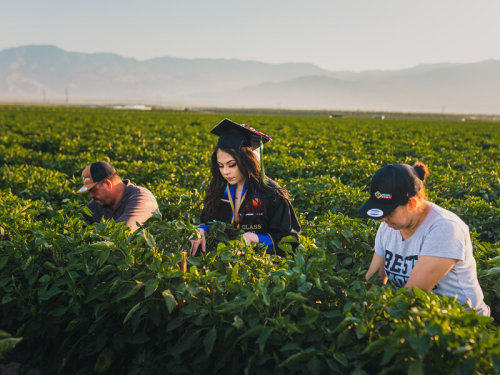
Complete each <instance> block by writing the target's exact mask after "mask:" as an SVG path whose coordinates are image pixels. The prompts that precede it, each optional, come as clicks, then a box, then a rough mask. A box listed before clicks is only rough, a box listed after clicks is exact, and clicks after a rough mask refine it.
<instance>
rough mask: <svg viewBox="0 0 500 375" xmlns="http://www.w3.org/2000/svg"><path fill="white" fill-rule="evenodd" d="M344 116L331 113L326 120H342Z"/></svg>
mask: <svg viewBox="0 0 500 375" xmlns="http://www.w3.org/2000/svg"><path fill="white" fill-rule="evenodd" d="M343 117H344V115H339V114H336V113H332V114H331V115H330V116H328V118H343Z"/></svg>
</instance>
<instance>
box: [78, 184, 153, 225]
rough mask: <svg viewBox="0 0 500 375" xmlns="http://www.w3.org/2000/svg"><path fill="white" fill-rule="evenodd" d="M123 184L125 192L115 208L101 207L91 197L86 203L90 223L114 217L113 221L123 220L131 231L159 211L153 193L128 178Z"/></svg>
mask: <svg viewBox="0 0 500 375" xmlns="http://www.w3.org/2000/svg"><path fill="white" fill-rule="evenodd" d="M123 183H124V184H125V186H126V187H125V192H124V194H123V197H122V199H121V200H120V203H118V207H116V210H114V211H113V210H112V209H111V208H109V207H103V206H101V205H99V204H97V203H96V202H95V201H94V200H93V199H92V200H91V201H90V202H89V203H87V207H88V208H89V209H90V211H92V213H93V215H92V217H91V218H90V217H87V219H88V220H89V221H90V222H91V223H96V222H99V221H101V219H102V218H104V219H106V220H109V219H114V220H115V222H117V223H119V222H125V224H126V225H127V226H128V227H129V228H130V229H131V230H132V232H133V231H135V230H136V229H137V228H138V227H137V224H136V223H137V222H139V224H142V223H144V222H145V221H146V220H147V219H149V218H150V217H151V216H153V214H154V213H155V212H159V209H158V203H157V202H156V199H155V197H154V196H153V194H152V193H151V192H150V191H149V190H148V189H146V188H143V187H141V186H135V185H134V184H132V183H131V182H130V180H123Z"/></svg>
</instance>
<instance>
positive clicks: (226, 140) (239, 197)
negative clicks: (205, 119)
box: [190, 119, 300, 255]
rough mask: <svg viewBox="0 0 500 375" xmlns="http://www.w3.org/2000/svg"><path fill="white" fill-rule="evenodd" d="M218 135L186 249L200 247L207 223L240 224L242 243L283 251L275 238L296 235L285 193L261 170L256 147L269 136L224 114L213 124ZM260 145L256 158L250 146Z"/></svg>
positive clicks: (296, 226)
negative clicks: (194, 233)
mask: <svg viewBox="0 0 500 375" xmlns="http://www.w3.org/2000/svg"><path fill="white" fill-rule="evenodd" d="M211 132H212V133H213V134H215V135H217V136H219V140H218V142H217V145H216V147H215V149H214V152H213V154H212V162H211V171H212V180H211V181H210V185H209V187H208V191H207V193H206V196H205V200H204V207H203V211H202V213H201V222H202V223H203V224H202V225H200V226H199V228H198V232H199V233H198V234H199V235H198V239H197V240H194V239H193V240H191V250H190V254H191V255H195V254H196V253H197V251H198V249H199V247H201V250H202V251H206V240H205V234H206V233H207V232H208V231H209V230H210V224H211V223H213V222H222V223H226V224H228V225H231V226H232V227H234V228H237V229H242V230H243V231H244V232H245V233H244V235H243V237H244V239H245V241H246V242H247V243H252V242H260V243H262V244H264V245H267V253H268V254H278V255H283V254H284V253H283V251H282V250H281V249H280V248H279V247H278V243H279V242H280V240H281V239H282V238H283V237H286V236H290V235H292V236H295V237H296V238H297V240H298V233H299V232H300V225H299V223H298V221H297V217H296V215H295V212H294V210H293V207H292V205H291V203H290V201H289V199H288V192H287V191H286V190H285V189H283V188H282V187H280V186H279V185H278V184H277V183H276V182H274V181H272V180H271V179H269V178H268V177H267V176H266V175H265V173H264V167H263V165H262V164H261V163H262V146H263V144H264V143H266V142H268V141H270V140H271V137H269V136H268V135H265V134H262V133H260V132H258V131H256V130H255V129H253V128H252V127H250V126H248V125H245V124H238V123H235V122H233V121H231V120H229V119H225V120H223V121H221V122H220V123H219V124H218V125H217V126H215V127H214V128H213V129H212V131H211ZM259 147H260V155H261V160H260V162H259V159H258V158H257V156H256V154H255V152H254V151H256V150H257V149H258V148H259Z"/></svg>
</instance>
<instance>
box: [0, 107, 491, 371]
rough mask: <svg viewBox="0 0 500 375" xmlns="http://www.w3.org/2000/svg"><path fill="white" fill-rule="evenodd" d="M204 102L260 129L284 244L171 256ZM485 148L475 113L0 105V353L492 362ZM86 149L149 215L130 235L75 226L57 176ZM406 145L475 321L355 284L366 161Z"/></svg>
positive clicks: (369, 243) (201, 184)
mask: <svg viewBox="0 0 500 375" xmlns="http://www.w3.org/2000/svg"><path fill="white" fill-rule="evenodd" d="M224 117H229V118H231V119H232V120H234V121H237V122H243V123H248V124H250V125H252V126H254V127H255V128H256V129H258V130H260V131H262V132H264V133H266V134H269V135H271V136H272V138H273V141H272V142H271V143H269V145H266V147H265V150H264V159H265V166H266V172H267V174H268V175H269V176H270V177H271V178H273V179H275V180H276V181H278V182H279V183H280V184H281V185H282V186H283V187H285V188H286V189H288V191H289V192H290V194H291V200H292V203H293V205H294V207H295V211H296V212H297V215H298V217H299V220H300V223H301V225H302V235H301V245H300V246H299V247H298V249H297V250H296V252H295V253H291V254H289V255H288V256H287V257H285V258H278V257H275V256H266V255H264V249H263V248H262V247H260V245H254V247H246V249H245V254H244V255H242V256H239V255H237V253H238V252H237V250H238V249H239V248H240V247H241V246H243V245H241V243H239V241H238V240H233V241H231V240H228V238H226V236H225V234H224V231H223V230H222V229H223V228H220V229H221V230H213V231H212V230H211V231H210V235H209V245H210V248H211V251H210V252H207V254H202V255H201V256H199V257H190V258H188V270H187V272H186V273H183V271H182V267H181V259H182V254H181V250H182V249H183V248H185V247H186V245H187V244H186V242H187V241H186V239H187V237H188V236H189V234H190V233H191V232H192V231H193V228H195V227H196V225H197V224H198V220H199V219H198V217H199V214H200V212H201V207H202V200H203V197H204V192H205V189H206V188H207V186H208V182H209V178H210V170H209V160H210V156H211V150H212V148H213V146H214V144H215V142H216V138H215V137H214V136H212V135H210V134H209V131H210V129H211V128H212V127H213V126H214V125H216V124H217V123H218V122H219V121H220V120H222V119H223V118H224ZM499 145H500V124H498V123H493V122H479V121H475V122H459V121H452V120H446V119H432V118H427V119H418V118H409V119H404V118H400V119H394V120H391V119H386V120H375V119H371V118H333V119H330V118H328V117H327V116H318V115H306V114H304V115H291V114H290V115H286V114H281V115H280V114H265V115H263V114H261V115H259V114H257V113H251V114H245V113H243V112H239V113H235V114H228V113H212V114H210V113H200V112H189V111H186V112H173V111H159V110H157V111H149V112H134V111H118V110H111V109H103V108H77V107H75V108H72V107H28V106H3V107H0V329H1V330H2V331H3V332H2V331H0V357H1V355H2V354H3V356H4V357H5V359H4V360H9V361H14V360H15V361H19V362H21V363H23V364H24V365H26V366H27V368H37V369H40V370H41V371H42V373H43V374H91V373H110V374H169V373H172V374H202V373H203V374H227V373H230V374H233V373H234V374H239V373H242V374H243V373H244V374H281V373H282V374H302V373H308V374H326V373H331V374H343V375H346V374H378V373H382V374H405V373H408V374H412V375H413V374H444V373H451V374H493V373H500V328H499V326H498V325H497V324H498V322H500V257H499V249H500V225H499V218H500V201H499V198H500V176H499V172H500V152H499ZM97 160H107V161H110V162H111V163H112V164H113V165H114V166H115V168H116V169H117V170H118V172H119V173H120V175H121V176H122V177H124V178H130V179H131V180H132V181H133V182H134V183H136V184H138V185H142V186H146V187H148V188H149V189H150V190H151V191H152V192H153V194H154V195H155V196H156V197H157V199H158V203H159V205H160V209H161V212H162V216H161V217H159V216H155V217H153V218H151V219H150V220H149V221H148V222H147V223H146V224H145V226H144V228H142V229H139V230H138V231H136V232H135V233H133V234H131V233H130V231H129V230H128V228H126V227H125V226H124V225H123V224H115V223H105V222H102V223H98V224H94V225H87V224H86V223H85V221H84V220H83V206H84V204H85V203H86V200H87V199H88V197H87V196H81V195H77V194H75V191H76V190H77V189H78V188H79V187H80V186H81V181H80V174H81V171H82V169H83V168H84V167H85V166H86V165H88V164H89V163H91V162H93V161H97ZM417 160H420V161H422V162H424V163H426V164H427V166H428V168H429V170H430V172H431V175H430V176H429V178H428V185H427V187H428V197H429V200H431V201H433V202H435V203H437V204H439V205H441V206H442V207H444V208H447V209H449V210H451V211H453V212H455V213H457V214H458V215H459V216H460V217H462V218H463V220H464V221H465V222H466V223H467V224H468V225H469V227H470V230H471V235H472V239H473V246H474V255H475V258H476V261H477V265H478V276H479V281H480V283H481V286H482V288H483V291H484V294H485V300H486V303H487V304H488V305H490V307H491V309H492V313H493V317H492V318H487V317H484V316H480V315H478V314H477V313H476V312H474V311H468V310H467V309H466V308H465V307H463V306H460V305H459V304H458V303H457V302H456V301H455V300H453V299H448V298H446V297H438V296H436V295H434V294H432V293H427V292H423V291H420V290H415V292H414V293H413V294H411V293H408V292H407V291H405V290H396V289H395V288H393V287H392V286H390V285H387V286H378V285H376V284H375V285H372V284H370V283H367V282H365V281H364V273H365V272H366V270H367V268H368V265H369V262H370V260H371V256H372V253H373V243H374V237H375V233H376V230H377V226H378V222H377V221H374V220H365V219H362V218H360V217H359V215H358V214H357V208H358V207H359V206H360V205H361V204H362V203H363V202H364V201H365V200H366V199H367V197H368V185H369V182H370V178H371V176H372V174H373V173H374V172H375V171H376V170H377V169H379V168H380V167H381V166H383V165H384V164H387V163H391V162H401V163H402V162H404V163H410V164H413V163H414V162H415V161H417ZM236 238H237V237H236ZM282 246H283V247H284V248H285V249H290V245H289V244H286V243H283V244H282ZM370 288H371V289H370ZM495 321H496V322H497V324H495ZM21 338H22V340H19V339H21ZM14 346H15V347H14ZM1 361H2V360H1V359H0V362H1Z"/></svg>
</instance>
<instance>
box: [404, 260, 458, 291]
mask: <svg viewBox="0 0 500 375" xmlns="http://www.w3.org/2000/svg"><path fill="white" fill-rule="evenodd" d="M456 262H457V260H456V259H453V258H442V257H434V256H428V255H422V256H420V257H419V258H418V260H417V263H415V266H414V267H413V270H412V271H411V273H410V278H409V279H408V282H407V283H406V285H405V287H407V288H408V289H410V290H411V289H412V288H413V286H414V285H415V286H417V287H419V288H420V289H424V290H432V288H434V287H435V286H436V284H437V283H438V282H439V280H441V279H442V278H443V277H444V275H446V274H447V273H448V272H450V270H451V269H452V268H453V266H454V265H455V263H456Z"/></svg>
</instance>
